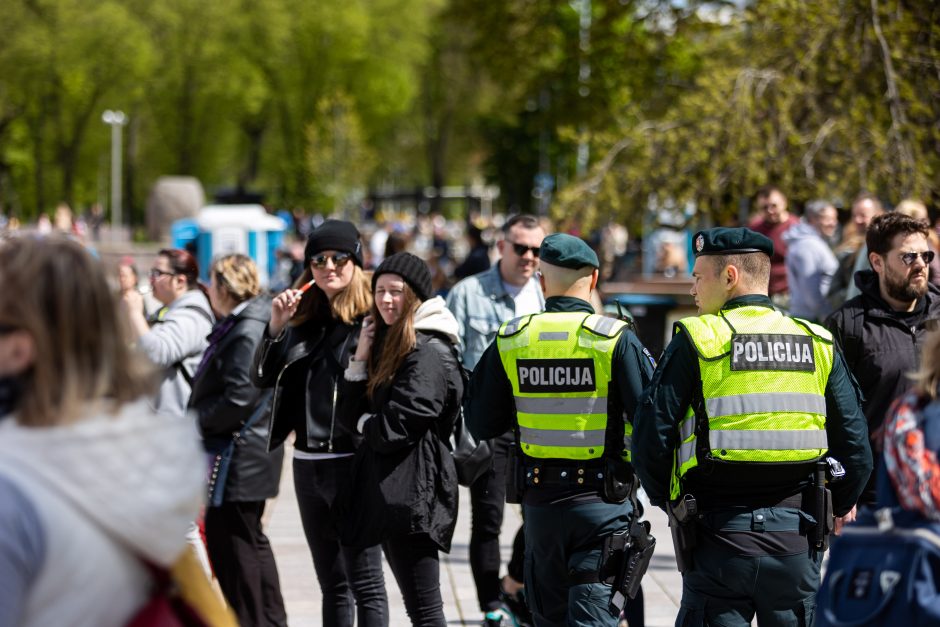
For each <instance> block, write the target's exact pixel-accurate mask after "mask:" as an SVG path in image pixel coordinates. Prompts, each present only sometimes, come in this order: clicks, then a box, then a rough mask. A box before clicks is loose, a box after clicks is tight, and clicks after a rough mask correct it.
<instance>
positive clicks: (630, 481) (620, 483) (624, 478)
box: [603, 458, 640, 516]
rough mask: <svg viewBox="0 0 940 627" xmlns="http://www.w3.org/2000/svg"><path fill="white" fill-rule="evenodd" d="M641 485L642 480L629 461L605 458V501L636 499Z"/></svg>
mask: <svg viewBox="0 0 940 627" xmlns="http://www.w3.org/2000/svg"><path fill="white" fill-rule="evenodd" d="M639 487H640V481H639V479H637V478H636V475H635V474H634V472H633V467H632V466H631V465H630V464H629V463H627V462H625V461H623V460H620V459H609V458H605V459H604V490H603V497H604V501H606V502H607V503H623V502H624V501H626V500H627V499H632V500H636V496H635V495H636V490H637V489H638V488H639ZM637 516H639V515H637Z"/></svg>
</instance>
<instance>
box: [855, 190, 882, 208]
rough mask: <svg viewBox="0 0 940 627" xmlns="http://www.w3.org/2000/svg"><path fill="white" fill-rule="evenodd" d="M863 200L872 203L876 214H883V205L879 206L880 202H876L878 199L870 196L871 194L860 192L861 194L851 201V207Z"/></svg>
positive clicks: (872, 195)
mask: <svg viewBox="0 0 940 627" xmlns="http://www.w3.org/2000/svg"><path fill="white" fill-rule="evenodd" d="M863 200H870V201H871V202H872V204H873V205H875V211H877V212H878V213H882V212H884V210H885V207H884V205H883V204H881V201H880V200H878V197H877V196H875V195H874V194H872V193H871V192H862V193H860V194H859V195H858V196H856V197H855V198H854V199H853V200H852V206H853V207H854V206H855V205H857V204H858V203H860V202H862V201H863Z"/></svg>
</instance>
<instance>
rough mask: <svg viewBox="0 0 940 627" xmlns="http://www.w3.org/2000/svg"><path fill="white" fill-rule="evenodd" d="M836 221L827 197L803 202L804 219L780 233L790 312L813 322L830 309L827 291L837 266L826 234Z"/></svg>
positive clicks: (832, 230) (837, 263) (830, 233)
mask: <svg viewBox="0 0 940 627" xmlns="http://www.w3.org/2000/svg"><path fill="white" fill-rule="evenodd" d="M838 224H839V221H838V217H837V214H836V208H835V207H834V206H833V205H832V203H831V202H829V201H828V200H813V201H810V202H808V203H806V208H805V209H804V211H803V219H802V221H800V223H799V224H797V225H796V226H794V227H793V228H791V229H790V230H789V231H787V232H786V233H784V234H783V240H784V241H785V242H786V243H787V246H788V247H789V252H788V253H787V260H786V269H787V285H788V286H789V287H790V314H791V315H793V316H796V317H797V318H804V319H806V320H810V321H812V322H820V321H822V320H823V319H824V318H825V317H826V316H827V315H828V314H829V312H830V309H829V303H828V302H827V301H826V295H827V294H828V293H829V284H830V283H832V277H833V275H835V273H836V271H838V269H839V262H838V261H836V256H835V255H834V254H833V252H832V249H831V248H829V244H828V238H829V237H831V236H832V234H833V233H834V232H835V229H836V226H837V225H838Z"/></svg>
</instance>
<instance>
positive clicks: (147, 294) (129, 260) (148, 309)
mask: <svg viewBox="0 0 940 627" xmlns="http://www.w3.org/2000/svg"><path fill="white" fill-rule="evenodd" d="M118 290H119V293H120V295H121V297H122V298H123V297H124V293H125V292H130V291H135V292H140V295H141V296H142V297H143V309H144V316H145V317H146V318H147V319H148V320H150V319H151V318H152V317H153V316H156V315H157V312H158V311H160V308H161V307H162V305H161V304H160V302H159V301H158V300H157V299H156V298H154V297H153V292H152V291H151V290H150V289H147V290H144V289H142V288H141V286H140V275H139V274H138V272H137V264H136V263H135V262H134V258H133V257H130V256H124V257H121V260H120V261H119V262H118Z"/></svg>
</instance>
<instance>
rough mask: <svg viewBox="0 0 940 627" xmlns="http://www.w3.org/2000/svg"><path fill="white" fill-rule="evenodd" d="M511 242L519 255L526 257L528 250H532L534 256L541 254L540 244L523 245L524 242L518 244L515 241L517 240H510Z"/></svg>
mask: <svg viewBox="0 0 940 627" xmlns="http://www.w3.org/2000/svg"><path fill="white" fill-rule="evenodd" d="M509 243H510V244H512V249H513V250H514V251H515V252H516V254H517V255H519V256H520V257H525V254H526V253H527V252H530V251H531V252H532V256H533V257H538V256H539V247H538V246H523V245H522V244H517V243H515V242H509Z"/></svg>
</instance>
